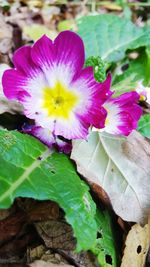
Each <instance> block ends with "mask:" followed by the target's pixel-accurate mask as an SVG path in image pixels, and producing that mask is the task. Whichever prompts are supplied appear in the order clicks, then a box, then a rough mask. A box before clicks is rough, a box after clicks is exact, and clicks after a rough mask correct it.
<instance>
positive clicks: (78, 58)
mask: <svg viewBox="0 0 150 267" xmlns="http://www.w3.org/2000/svg"><path fill="white" fill-rule="evenodd" d="M54 47H55V56H56V58H55V62H56V64H57V65H65V66H66V67H68V68H70V70H72V71H73V72H74V73H77V72H80V70H81V69H82V68H83V65H84V60H85V54H84V45H83V41H82V39H81V38H80V37H79V35H77V34H76V33H74V32H71V31H64V32H61V33H60V34H59V35H58V36H57V38H56V39H55V41H54Z"/></svg>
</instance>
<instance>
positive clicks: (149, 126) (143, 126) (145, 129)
mask: <svg viewBox="0 0 150 267" xmlns="http://www.w3.org/2000/svg"><path fill="white" fill-rule="evenodd" d="M138 131H139V132H140V133H141V134H142V135H143V136H145V137H147V138H150V114H145V115H143V116H142V117H141V119H140V120H139V123H138Z"/></svg>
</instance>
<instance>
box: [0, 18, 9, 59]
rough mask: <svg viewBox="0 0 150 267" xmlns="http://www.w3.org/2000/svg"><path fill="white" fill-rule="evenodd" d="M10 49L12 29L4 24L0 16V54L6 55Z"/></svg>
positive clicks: (3, 19)
mask: <svg viewBox="0 0 150 267" xmlns="http://www.w3.org/2000/svg"><path fill="white" fill-rule="evenodd" d="M11 47H12V27H11V26H10V25H8V24H6V22H5V18H4V16H3V15H2V14H0V53H2V54H6V53H8V52H9V50H10V49H11Z"/></svg>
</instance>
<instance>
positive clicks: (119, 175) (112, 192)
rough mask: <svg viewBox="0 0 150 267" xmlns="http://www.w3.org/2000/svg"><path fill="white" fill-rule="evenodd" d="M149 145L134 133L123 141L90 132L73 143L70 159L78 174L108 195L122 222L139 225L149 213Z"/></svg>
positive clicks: (122, 139)
mask: <svg viewBox="0 0 150 267" xmlns="http://www.w3.org/2000/svg"><path fill="white" fill-rule="evenodd" d="M149 151H150V143H149V141H148V140H146V139H145V138H144V137H143V136H141V135H140V134H139V133H138V132H133V133H132V134H130V136H129V137H128V138H127V139H126V138H123V137H116V136H113V135H110V134H106V133H97V132H93V133H91V135H90V136H89V139H88V141H81V140H79V141H74V144H73V151H72V155H71V158H72V159H74V160H75V162H76V164H77V169H78V172H79V173H81V174H82V175H83V176H84V177H85V178H86V179H87V180H88V181H89V182H92V183H96V184H97V185H100V186H101V187H102V188H103V189H104V190H105V191H106V193H107V194H108V196H109V198H110V201H111V203H112V206H113V208H114V210H115V212H116V213H117V214H118V215H119V216H120V217H122V218H123V219H124V220H127V221H133V222H142V221H143V220H144V218H145V217H146V216H147V214H148V213H149V212H150V154H149Z"/></svg>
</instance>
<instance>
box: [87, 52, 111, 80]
mask: <svg viewBox="0 0 150 267" xmlns="http://www.w3.org/2000/svg"><path fill="white" fill-rule="evenodd" d="M89 66H92V67H93V70H94V78H95V80H96V81H98V82H100V83H101V82H103V81H104V80H105V79H106V71H105V65H104V62H103V60H102V59H101V58H100V57H89V58H87V60H86V62H85V67H89Z"/></svg>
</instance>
